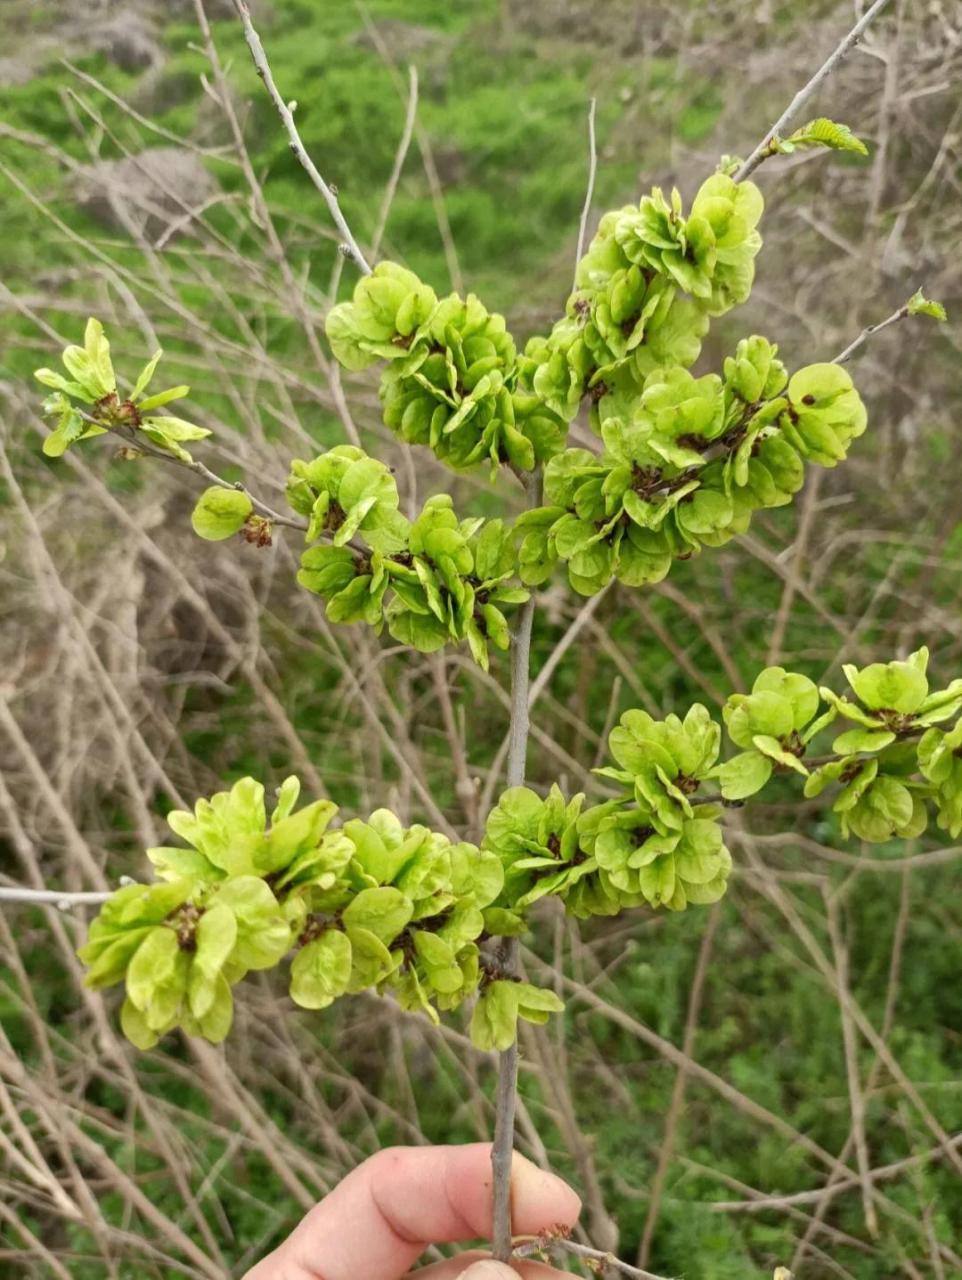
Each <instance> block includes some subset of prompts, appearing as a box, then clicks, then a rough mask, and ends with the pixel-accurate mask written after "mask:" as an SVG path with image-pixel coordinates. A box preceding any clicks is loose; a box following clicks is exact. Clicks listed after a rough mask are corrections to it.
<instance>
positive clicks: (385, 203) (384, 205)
mask: <svg viewBox="0 0 962 1280" xmlns="http://www.w3.org/2000/svg"><path fill="white" fill-rule="evenodd" d="M417 117H418V69H417V67H415V66H414V65H413V64H412V65H411V66H409V67H408V108H407V114H406V116H405V118H404V129H403V130H402V133H401V141H400V142H399V143H398V149H397V152H396V153H395V156H394V164H393V166H392V168H391V176H390V178H388V182H387V186H386V187H385V189H384V199H383V200H382V201H381V212H380V213H379V214H378V219H377V226H376V227H375V229H374V238H373V240H372V241H371V257H372V258H376V257H377V255H378V250H379V249H380V248H381V238H382V237H383V235H384V228H385V227H386V226H387V219H388V214H389V213H390V212H391V205H392V204H393V203H394V196H395V194H396V192H397V186H398V183H399V182H400V180H401V170H402V169H403V168H404V161H405V160H406V159H407V154H408V150H409V149H410V146H411V138H412V136H413V134H414V125H415V122H416V120H417Z"/></svg>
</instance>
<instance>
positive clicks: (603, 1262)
mask: <svg viewBox="0 0 962 1280" xmlns="http://www.w3.org/2000/svg"><path fill="white" fill-rule="evenodd" d="M546 1253H568V1254H570V1255H571V1256H572V1257H574V1258H581V1259H583V1260H584V1261H585V1262H588V1263H591V1264H595V1265H596V1266H598V1267H599V1268H604V1269H606V1270H607V1269H608V1268H610V1269H612V1270H614V1271H618V1272H620V1273H621V1274H622V1275H623V1276H629V1277H630V1280H663V1277H662V1276H657V1275H655V1273H654V1272H653V1271H644V1270H643V1269H642V1268H641V1267H633V1266H632V1265H631V1263H630V1262H623V1261H622V1260H621V1258H616V1257H615V1255H614V1254H613V1253H605V1251H604V1250H603V1249H592V1248H591V1247H590V1245H586V1244H577V1243H576V1242H575V1241H574V1240H566V1239H564V1238H563V1237H562V1238H557V1237H549V1238H539V1239H537V1240H530V1241H528V1242H527V1243H526V1244H519V1245H518V1247H517V1248H516V1249H514V1250H513V1252H512V1256H513V1257H515V1258H532V1257H535V1256H536V1255H538V1254H546Z"/></svg>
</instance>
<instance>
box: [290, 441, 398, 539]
mask: <svg viewBox="0 0 962 1280" xmlns="http://www.w3.org/2000/svg"><path fill="white" fill-rule="evenodd" d="M287 500H288V502H289V503H290V505H291V506H292V507H293V508H294V510H295V511H296V512H298V514H300V515H303V516H308V517H309V519H310V524H309V526H308V529H307V534H306V535H305V538H306V541H307V542H316V541H317V539H318V538H320V537H321V536H322V535H324V534H329V535H330V537H331V541H332V542H333V544H334V546H336V547H343V546H345V545H346V544H347V543H348V542H350V540H351V538H353V537H354V535H355V534H357V533H359V534H361V535H362V536H363V538H364V541H365V542H366V543H367V545H368V546H369V547H370V548H371V550H372V551H380V552H384V553H387V552H391V551H401V550H403V549H404V547H405V546H406V545H407V539H408V531H409V529H410V524H409V522H408V521H407V520H406V519H405V518H404V516H402V515H401V513H400V511H399V510H398V506H399V504H400V499H399V497H398V491H397V484H396V482H395V480H394V476H393V475H392V474H391V470H390V468H389V467H387V466H385V465H384V463H383V462H379V461H378V460H377V459H376V458H371V457H369V456H368V455H367V454H366V453H365V452H364V450H363V449H359V448H357V447H356V446H354V445H350V444H342V445H337V446H336V447H335V448H333V449H328V450H327V452H326V453H322V454H321V455H320V456H318V457H316V458H314V459H313V460H312V461H311V462H302V461H301V460H300V459H295V460H294V461H293V462H292V463H291V474H290V477H289V478H288V481H287Z"/></svg>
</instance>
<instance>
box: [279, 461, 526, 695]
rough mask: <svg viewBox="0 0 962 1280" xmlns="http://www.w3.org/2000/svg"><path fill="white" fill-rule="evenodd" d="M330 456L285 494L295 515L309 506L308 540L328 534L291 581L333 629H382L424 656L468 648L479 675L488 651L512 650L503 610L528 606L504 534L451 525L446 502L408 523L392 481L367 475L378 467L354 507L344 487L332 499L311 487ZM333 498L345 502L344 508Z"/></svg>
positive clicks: (488, 527)
mask: <svg viewBox="0 0 962 1280" xmlns="http://www.w3.org/2000/svg"><path fill="white" fill-rule="evenodd" d="M331 452H332V453H333V452H337V451H336V450H332V451H331ZM341 452H342V454H343V450H342V451H341ZM329 456H330V455H329V454H325V455H324V456H323V458H322V459H317V460H315V463H313V464H310V465H311V466H312V467H314V468H315V481H314V482H310V483H309V482H308V481H307V480H306V479H305V477H304V476H303V475H298V476H296V478H295V481H294V484H293V486H291V487H292V488H293V496H292V502H294V503H295V504H296V503H297V502H300V503H301V507H300V508H298V509H301V510H304V511H305V513H306V509H307V505H308V503H309V502H310V504H311V505H310V510H311V512H312V513H313V514H312V528H311V530H309V531H308V537H311V535H312V533H313V534H315V535H316V534H319V533H321V532H323V531H327V532H333V535H334V541H333V543H332V544H319V545H316V546H313V547H310V548H309V549H308V550H307V551H306V552H305V553H304V555H303V556H302V558H301V569H300V572H299V573H298V575H297V578H298V581H299V582H300V583H301V585H302V586H304V587H306V588H307V589H308V590H309V591H313V592H315V593H316V594H317V595H320V596H322V597H323V598H324V599H325V600H327V602H328V603H327V616H328V617H329V618H330V619H331V620H332V621H333V622H356V621H363V622H366V623H368V625H370V626H372V627H374V628H375V630H377V631H380V630H381V627H382V626H383V625H384V624H385V623H386V624H387V628H388V631H389V632H390V634H391V635H392V636H393V637H394V638H395V639H396V640H398V641H400V642H401V643H402V644H407V645H410V646H411V647H412V648H414V649H419V650H420V651H421V652H422V653H431V652H433V651H435V650H437V649H440V648H442V647H443V646H444V645H445V644H449V643H453V644H457V643H460V642H462V641H467V643H468V646H469V648H470V650H471V654H472V656H473V658H474V660H475V661H476V662H477V663H478V664H479V665H480V666H481V667H483V668H484V669H485V670H487V667H488V661H489V646H491V645H494V647H495V648H497V649H502V650H505V649H507V648H508V645H509V643H510V633H509V630H508V622H507V619H506V618H505V615H504V613H503V612H502V610H503V609H504V608H505V607H509V606H511V605H516V604H521V603H523V602H524V601H525V600H527V598H528V592H527V590H526V589H525V588H524V587H522V586H520V585H519V584H518V582H517V579H516V569H515V559H516V556H515V549H514V542H513V537H512V533H511V531H510V530H509V529H507V528H506V527H505V525H504V523H503V522H502V521H501V520H487V521H485V520H482V519H477V518H476V519H473V520H459V519H458V517H457V515H456V514H455V512H454V509H453V505H452V502H451V498H450V497H449V496H448V495H447V494H439V495H437V496H436V497H434V498H430V499H428V501H427V502H426V503H425V504H424V507H423V509H422V511H421V514H420V515H419V516H418V518H417V519H416V520H414V521H413V522H411V523H409V522H408V521H407V520H405V519H404V517H403V516H401V515H400V513H399V512H398V511H397V509H396V504H397V490H396V489H395V488H394V480H393V478H392V477H391V475H390V473H389V472H387V469H386V468H382V470H381V472H380V473H378V472H377V471H376V470H375V469H373V468H378V467H380V466H381V464H380V463H376V464H373V468H372V469H370V470H369V471H368V472H367V473H366V474H367V475H368V477H369V479H368V482H367V483H368V489H369V490H370V492H367V491H365V490H363V489H362V490H361V491H362V492H366V496H364V497H363V498H358V497H357V494H356V490H355V488H352V489H351V490H350V491H349V492H348V491H347V490H345V488H344V483H342V484H340V485H339V486H338V487H337V491H336V495H335V496H333V497H331V496H330V495H331V494H332V486H331V485H330V484H329V485H327V486H326V487H324V488H322V489H317V487H316V480H317V473H318V472H319V471H320V466H319V464H320V463H321V462H323V461H324V460H325V459H327V458H328V457H329ZM362 461H363V462H372V460H371V459H366V458H364V459H362V460H356V461H353V462H351V463H350V466H349V469H348V471H346V472H345V476H348V477H349V476H350V475H351V473H352V471H353V470H354V469H356V468H360V467H361V466H362ZM338 465H340V463H338ZM302 485H303V486H305V487H304V488H302V487H301V486H302ZM375 489H376V490H377V493H375V492H374V490H375ZM315 493H317V495H318V496H317V497H313V495H314V494H315ZM338 495H339V497H340V498H343V499H344V501H345V502H347V503H348V506H347V508H346V509H345V508H344V507H343V506H341V503H340V501H339V497H338ZM372 498H373V499H374V501H373V502H372V501H371V499H372ZM318 510H323V515H322V516H317V514H316V513H317V511H318ZM369 521H370V522H371V523H372V526H373V527H371V528H369V527H368V522H369ZM325 523H326V530H325V529H324V528H323V527H322V526H323V524H325ZM344 529H348V530H349V531H350V533H351V536H352V544H351V545H350V546H347V545H343V544H344V541H345V539H344V537H343V531H344Z"/></svg>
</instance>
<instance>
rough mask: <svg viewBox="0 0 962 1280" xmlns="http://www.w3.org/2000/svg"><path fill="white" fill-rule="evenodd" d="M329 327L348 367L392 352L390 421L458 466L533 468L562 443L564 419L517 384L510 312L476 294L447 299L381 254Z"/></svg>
mask: <svg viewBox="0 0 962 1280" xmlns="http://www.w3.org/2000/svg"><path fill="white" fill-rule="evenodd" d="M327 335H328V338H329V339H330V342H331V347H332V350H333V351H334V354H335V356H336V358H337V359H338V360H339V361H340V363H341V364H343V365H345V366H346V367H347V368H349V369H360V368H364V367H365V366H367V365H369V364H372V363H374V362H376V361H379V360H383V361H386V362H387V364H386V368H385V370H384V373H383V376H382V379H381V388H380V394H381V399H382V401H383V403H384V421H385V423H386V424H387V425H388V426H389V427H390V428H391V430H392V431H394V432H396V433H397V435H398V436H399V437H400V438H401V439H402V440H405V441H407V442H408V443H409V444H421V445H426V446H427V447H428V448H430V449H432V450H433V451H434V453H435V454H436V455H437V456H438V457H439V458H440V459H441V460H442V461H443V462H446V463H447V464H448V465H449V466H451V467H454V468H456V469H463V468H467V467H472V466H475V465H477V464H479V463H483V462H487V463H490V465H491V468H492V472H493V471H495V470H496V469H497V468H498V467H499V466H500V465H502V464H509V465H511V466H513V467H515V468H516V469H520V470H531V468H533V467H534V466H535V464H536V462H541V461H543V460H544V459H545V458H547V457H548V456H549V455H550V454H551V453H552V452H554V451H556V450H557V449H559V448H560V447H561V445H562V443H563V438H564V429H563V424H562V423H561V421H560V420H559V419H558V418H556V417H555V416H554V415H552V414H551V413H549V412H547V411H546V410H545V408H544V406H543V405H541V404H540V403H539V402H538V400H537V398H536V397H533V396H531V395H530V394H525V393H522V394H516V392H517V390H518V386H517V383H518V367H517V359H516V354H517V353H516V349H515V344H514V340H513V339H512V337H511V335H510V334H509V333H508V331H507V328H506V326H505V322H504V317H503V316H500V315H497V314H495V313H492V312H489V311H488V310H487V309H486V308H485V307H484V306H483V304H482V303H481V302H480V301H479V300H478V298H476V297H475V295H474V294H468V296H467V298H461V297H459V296H458V295H457V294H451V295H449V296H448V297H446V298H442V299H441V300H440V301H439V300H438V299H437V298H436V296H435V294H434V292H433V291H432V290H431V289H429V288H428V287H427V286H426V285H423V284H422V283H421V282H420V281H419V280H418V278H417V277H416V276H415V275H413V273H412V272H410V271H407V270H405V269H404V268H403V267H399V266H398V265H397V264H396V263H392V262H382V263H380V264H379V265H378V266H377V267H375V269H374V271H373V273H372V274H371V275H370V276H366V277H364V278H363V279H362V280H360V281H359V282H358V284H357V286H356V287H355V290H354V295H353V298H352V300H351V301H350V302H344V303H341V304H339V305H338V306H336V307H334V308H333V310H332V311H331V312H330V314H329V316H328V319H327Z"/></svg>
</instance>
